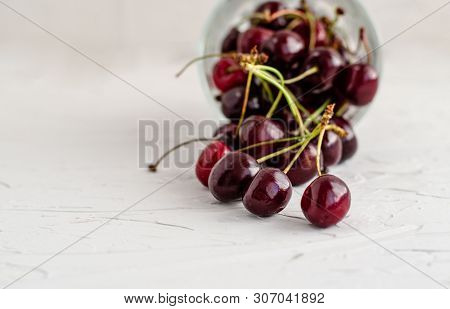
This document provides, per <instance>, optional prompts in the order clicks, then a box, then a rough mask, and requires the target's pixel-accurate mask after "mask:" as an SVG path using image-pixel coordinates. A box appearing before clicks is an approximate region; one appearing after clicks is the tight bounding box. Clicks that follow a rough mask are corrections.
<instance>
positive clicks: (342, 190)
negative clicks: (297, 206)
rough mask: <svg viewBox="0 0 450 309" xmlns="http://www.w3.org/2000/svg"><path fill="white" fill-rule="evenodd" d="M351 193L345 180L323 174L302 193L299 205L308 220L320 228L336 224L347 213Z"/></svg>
mask: <svg viewBox="0 0 450 309" xmlns="http://www.w3.org/2000/svg"><path fill="white" fill-rule="evenodd" d="M350 204H351V194H350V190H349V189H348V187H347V185H346V184H345V182H343V181H342V180H341V179H339V178H338V177H336V176H332V175H325V176H320V177H319V178H317V179H316V180H314V181H313V182H312V183H311V184H310V185H309V187H308V188H306V190H305V192H304V193H303V197H302V201H301V206H302V210H303V214H304V215H305V217H306V219H308V221H309V222H311V223H312V224H314V225H315V226H317V227H320V228H327V227H330V226H332V225H335V224H337V223H338V222H340V221H341V220H342V219H344V217H345V215H346V214H347V213H348V211H349V209H350Z"/></svg>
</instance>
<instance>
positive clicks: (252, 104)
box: [221, 86, 268, 121]
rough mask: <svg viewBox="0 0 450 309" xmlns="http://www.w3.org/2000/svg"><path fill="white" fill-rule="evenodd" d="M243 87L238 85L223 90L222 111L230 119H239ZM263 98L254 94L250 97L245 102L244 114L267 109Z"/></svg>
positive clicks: (242, 101)
mask: <svg viewBox="0 0 450 309" xmlns="http://www.w3.org/2000/svg"><path fill="white" fill-rule="evenodd" d="M244 96H245V87H242V86H239V87H235V88H232V89H230V90H228V91H227V92H225V93H224V94H223V95H222V97H221V101H222V112H223V114H224V115H225V116H226V117H227V118H229V119H232V120H237V121H239V117H241V113H242V104H243V103H244ZM264 103H265V102H264V100H263V99H260V98H258V97H256V96H253V97H250V98H249V100H248V103H247V111H246V116H248V115H257V114H264V113H265V112H267V111H268V107H267V106H265V105H266V104H264Z"/></svg>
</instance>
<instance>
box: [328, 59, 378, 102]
mask: <svg viewBox="0 0 450 309" xmlns="http://www.w3.org/2000/svg"><path fill="white" fill-rule="evenodd" d="M336 86H337V87H338V89H339V90H340V91H341V92H342V94H343V95H344V96H345V97H347V98H348V99H349V100H350V103H352V104H354V105H357V106H364V105H367V104H369V103H370V102H372V101H373V99H374V98H375V95H376V93H377V90H378V73H377V71H376V70H375V68H374V67H372V66H371V65H369V64H363V63H360V64H353V65H351V66H349V67H347V68H346V69H345V70H344V71H343V72H342V73H340V74H339V76H338V78H337V79H336Z"/></svg>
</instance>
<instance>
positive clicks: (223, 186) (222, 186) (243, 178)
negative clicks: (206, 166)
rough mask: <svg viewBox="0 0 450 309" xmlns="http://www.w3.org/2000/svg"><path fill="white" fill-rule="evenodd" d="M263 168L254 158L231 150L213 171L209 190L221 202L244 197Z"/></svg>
mask: <svg viewBox="0 0 450 309" xmlns="http://www.w3.org/2000/svg"><path fill="white" fill-rule="evenodd" d="M260 169H261V167H260V165H259V164H258V162H256V160H255V159H254V158H252V157H251V156H249V155H248V154H245V153H242V152H238V151H236V152H230V153H228V154H227V155H225V157H223V158H222V159H221V160H220V161H219V162H217V164H216V165H215V166H214V168H213V169H212V171H211V175H210V176H209V180H208V187H209V191H210V192H211V193H212V195H213V196H214V197H215V198H216V199H217V200H219V201H221V202H225V203H226V202H232V201H235V200H238V199H242V197H243V195H244V193H245V191H246V190H247V188H248V186H249V185H250V183H251V182H252V180H253V178H254V177H255V175H256V174H257V173H258V172H259V170H260Z"/></svg>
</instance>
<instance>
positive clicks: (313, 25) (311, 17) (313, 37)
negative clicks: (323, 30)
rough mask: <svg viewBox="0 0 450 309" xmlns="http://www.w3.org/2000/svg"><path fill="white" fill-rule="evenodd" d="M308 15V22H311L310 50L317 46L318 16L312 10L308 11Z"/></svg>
mask: <svg viewBox="0 0 450 309" xmlns="http://www.w3.org/2000/svg"><path fill="white" fill-rule="evenodd" d="M306 16H307V18H308V22H309V30H310V35H309V50H310V51H311V50H313V49H314V48H316V40H317V38H316V18H315V17H314V15H313V14H311V13H310V12H307V13H306Z"/></svg>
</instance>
